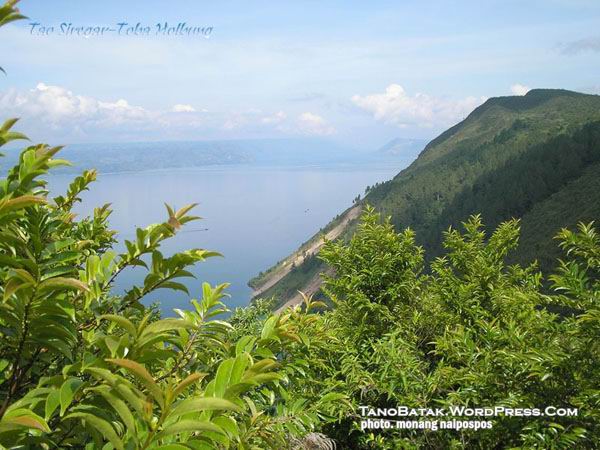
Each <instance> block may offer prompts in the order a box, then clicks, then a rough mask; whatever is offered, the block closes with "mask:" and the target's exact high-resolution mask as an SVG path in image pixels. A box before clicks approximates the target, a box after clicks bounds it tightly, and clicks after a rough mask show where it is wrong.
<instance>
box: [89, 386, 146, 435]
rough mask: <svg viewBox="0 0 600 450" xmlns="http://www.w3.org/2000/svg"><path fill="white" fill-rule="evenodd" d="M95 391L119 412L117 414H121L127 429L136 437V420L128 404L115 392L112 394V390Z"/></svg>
mask: <svg viewBox="0 0 600 450" xmlns="http://www.w3.org/2000/svg"><path fill="white" fill-rule="evenodd" d="M94 390H95V391H97V392H98V393H99V394H100V395H102V397H104V399H105V400H106V402H107V403H108V404H109V405H110V406H111V407H112V408H113V409H114V410H115V411H116V412H117V414H119V417H121V419H122V420H123V423H124V424H125V426H126V427H127V429H128V430H129V431H130V432H131V434H132V435H133V436H135V430H136V426H135V419H134V417H133V414H131V411H130V410H129V407H128V406H127V404H126V403H125V402H124V401H123V400H121V399H120V398H119V397H117V396H116V395H115V394H114V392H112V391H111V390H110V388H108V387H106V386H102V387H100V388H95V389H94Z"/></svg>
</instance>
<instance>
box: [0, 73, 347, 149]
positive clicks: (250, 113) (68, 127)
mask: <svg viewBox="0 0 600 450" xmlns="http://www.w3.org/2000/svg"><path fill="white" fill-rule="evenodd" d="M0 113H1V114H2V115H3V116H6V117H23V118H24V120H23V122H22V125H24V124H25V125H27V127H26V129H25V130H24V131H26V132H29V131H30V130H34V135H35V133H39V134H41V133H44V138H46V137H56V136H58V138H59V139H64V140H76V141H85V140H90V139H92V140H102V141H107V140H113V139H116V140H122V139H128V140H144V139H148V138H150V139H153V138H174V139H199V138H207V137H215V134H216V136H217V137H220V138H227V137H228V133H230V132H232V131H234V130H235V132H236V133H238V134H239V133H242V134H247V135H248V136H261V135H262V136H271V135H273V134H275V135H310V136H327V135H331V134H333V133H335V128H334V127H333V126H331V125H330V124H329V123H328V122H327V121H326V120H325V119H324V118H323V117H321V116H320V115H318V114H316V113H313V112H303V113H301V114H299V115H298V116H296V115H294V116H290V115H289V114H288V113H286V112H284V111H276V112H263V111H261V110H259V109H249V110H246V111H245V112H241V113H240V112H233V113H231V112H215V113H212V112H211V113H209V112H208V111H207V110H206V109H196V108H195V107H194V106H192V105H190V104H186V103H178V104H175V105H173V106H172V107H170V108H169V109H165V110H150V109H147V108H144V107H142V106H138V105H132V104H130V103H129V102H128V101H127V100H125V99H118V100H116V101H104V100H99V99H96V98H93V97H90V96H85V95H79V94H75V93H73V92H72V91H70V90H69V89H66V88H64V87H61V86H51V85H48V84H45V83H38V84H37V86H36V87H35V88H33V89H29V90H16V89H10V90H8V91H5V92H0ZM219 133H220V134H219ZM34 135H32V138H33V137H37V136H34ZM236 137H238V136H237V135H236Z"/></svg>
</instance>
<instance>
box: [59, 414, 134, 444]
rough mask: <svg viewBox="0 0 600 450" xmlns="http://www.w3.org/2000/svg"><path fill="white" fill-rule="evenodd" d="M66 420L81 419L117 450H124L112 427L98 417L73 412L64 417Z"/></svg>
mask: <svg viewBox="0 0 600 450" xmlns="http://www.w3.org/2000/svg"><path fill="white" fill-rule="evenodd" d="M67 419H81V420H83V421H85V423H86V424H87V425H89V426H91V427H93V428H95V429H96V430H98V432H99V433H100V434H101V435H102V436H103V437H104V438H105V439H107V440H108V441H109V442H110V443H111V444H112V445H114V447H115V448H116V449H117V450H124V448H125V447H124V445H123V441H121V439H120V438H119V436H118V435H117V433H116V432H115V429H114V428H113V427H112V425H111V424H110V423H108V422H107V421H106V420H104V419H101V418H99V417H96V416H94V415H93V414H89V413H84V412H74V413H71V414H68V415H67V416H65V420H67Z"/></svg>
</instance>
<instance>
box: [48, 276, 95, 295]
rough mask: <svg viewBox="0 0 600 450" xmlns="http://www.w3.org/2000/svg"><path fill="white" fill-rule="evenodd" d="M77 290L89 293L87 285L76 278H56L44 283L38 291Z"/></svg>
mask: <svg viewBox="0 0 600 450" xmlns="http://www.w3.org/2000/svg"><path fill="white" fill-rule="evenodd" d="M56 289H76V290H78V291H84V292H87V291H89V288H88V287H87V285H86V284H85V283H83V282H81V281H79V280H76V279H74V278H63V277H55V278H49V279H47V280H44V281H42V282H41V283H40V284H39V286H38V290H40V291H43V290H56Z"/></svg>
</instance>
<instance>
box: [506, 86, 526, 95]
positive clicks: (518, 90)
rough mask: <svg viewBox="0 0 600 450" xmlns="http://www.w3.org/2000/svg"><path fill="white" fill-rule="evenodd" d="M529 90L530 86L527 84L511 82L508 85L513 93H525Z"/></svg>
mask: <svg viewBox="0 0 600 450" xmlns="http://www.w3.org/2000/svg"><path fill="white" fill-rule="evenodd" d="M530 90H531V88H530V87H529V86H524V85H522V84H519V83H517V84H513V85H512V86H511V87H510V92H512V94H513V95H525V94H527V93H528V92H529V91H530Z"/></svg>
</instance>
